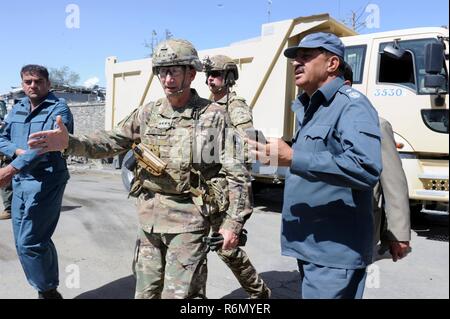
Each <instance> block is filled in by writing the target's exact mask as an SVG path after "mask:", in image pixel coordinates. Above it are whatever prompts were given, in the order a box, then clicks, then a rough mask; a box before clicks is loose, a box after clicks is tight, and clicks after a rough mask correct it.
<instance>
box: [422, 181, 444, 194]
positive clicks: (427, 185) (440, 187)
mask: <svg viewBox="0 0 450 319" xmlns="http://www.w3.org/2000/svg"><path fill="white" fill-rule="evenodd" d="M421 180H422V183H423V186H424V189H426V190H430V191H447V192H448V179H437V178H423V179H421Z"/></svg>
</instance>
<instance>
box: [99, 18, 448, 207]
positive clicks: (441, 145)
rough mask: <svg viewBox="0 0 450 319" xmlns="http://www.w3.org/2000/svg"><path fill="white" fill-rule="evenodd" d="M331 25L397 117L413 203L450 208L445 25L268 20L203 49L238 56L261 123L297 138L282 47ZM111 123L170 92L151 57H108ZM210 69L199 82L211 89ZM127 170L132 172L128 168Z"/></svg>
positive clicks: (358, 73) (258, 177)
mask: <svg viewBox="0 0 450 319" xmlns="http://www.w3.org/2000/svg"><path fill="white" fill-rule="evenodd" d="M319 31H323V32H332V33H334V34H336V35H338V36H340V37H341V38H342V40H343V42H344V44H345V45H346V53H345V60H346V61H347V62H348V63H349V64H350V65H351V66H352V68H353V70H354V87H355V88H356V89H358V90H360V91H361V92H363V93H364V94H366V95H367V96H368V97H369V99H370V100H371V101H372V103H373V105H374V106H375V107H376V108H377V110H378V112H379V115H380V116H382V117H384V118H386V119H387V120H388V121H389V122H391V124H392V126H393V129H394V133H395V139H396V142H397V146H398V150H399V153H400V156H401V158H402V162H403V168H404V170H405V173H406V176H407V180H408V187H409V196H410V199H411V202H412V204H418V205H420V208H421V210H422V211H423V212H432V213H444V214H448V166H449V160H448V159H449V157H448V156H449V150H448V148H449V146H448V134H449V130H448V114H449V108H448V67H449V65H448V46H449V43H448V42H449V31H448V29H446V28H416V29H408V30H395V31H389V32H382V33H371V34H364V35H357V34H356V32H355V31H353V30H351V29H349V28H348V27H347V26H345V25H344V24H342V23H340V22H338V21H336V20H334V19H333V18H332V17H330V16H329V15H328V14H321V15H314V16H309V17H300V18H296V19H291V20H284V21H279V22H274V23H268V24H264V25H262V32H261V36H259V37H257V38H254V39H249V40H245V41H241V42H237V43H233V44H231V45H229V46H227V47H222V48H215V49H209V50H203V51H200V52H199V55H200V56H201V57H206V56H210V55H215V54H225V55H228V56H231V57H232V58H233V59H235V61H236V62H237V64H238V66H239V72H240V76H239V81H238V84H237V86H236V91H237V92H238V94H239V95H240V96H243V97H244V98H246V99H247V102H248V104H249V105H250V106H251V107H252V110H253V117H254V125H255V127H256V128H257V129H260V130H262V131H263V133H264V135H265V136H274V137H282V138H283V139H284V140H285V141H287V142H290V140H291V139H292V136H293V134H294V132H295V129H296V127H295V117H294V116H295V115H294V114H293V113H292V112H291V110H290V107H291V103H292V101H293V100H294V99H295V97H296V96H297V95H298V94H299V93H300V92H299V91H298V89H297V88H296V87H295V85H294V81H293V77H294V76H293V74H294V70H293V67H292V65H291V64H290V63H289V61H288V60H287V59H286V58H285V57H284V56H283V51H284V50H285V49H286V48H287V47H289V46H293V45H296V44H297V43H298V42H299V41H300V40H301V38H303V37H304V36H305V35H307V34H309V33H313V32H319ZM106 75H107V96H106V111H105V113H106V119H105V127H106V129H111V128H112V127H113V126H114V125H115V124H117V123H118V121H120V120H121V119H122V118H123V117H125V116H126V115H127V114H128V113H130V112H131V110H132V109H133V108H135V107H137V106H138V105H141V104H143V103H146V102H148V101H152V100H156V99H158V98H159V97H161V96H163V94H164V93H163V90H162V88H161V86H160V84H159V82H158V79H157V77H156V76H154V74H152V66H151V59H143V60H135V61H127V62H120V63H119V62H118V61H117V58H116V57H110V58H108V59H107V61H106ZM204 81H205V78H204V75H203V74H198V75H197V78H196V79H195V81H194V83H193V87H194V88H196V89H197V91H198V92H199V94H200V95H201V96H204V97H208V96H210V92H209V90H208V88H207V86H206V85H205V83H204ZM285 172H286V168H277V167H270V166H269V167H265V166H261V165H259V164H258V163H256V164H255V165H253V172H252V175H253V177H254V179H255V181H258V182H265V183H282V181H283V179H284V175H285ZM126 176H128V178H131V177H132V175H130V174H129V173H127V175H126Z"/></svg>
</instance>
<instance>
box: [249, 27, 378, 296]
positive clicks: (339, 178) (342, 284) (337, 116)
mask: <svg viewBox="0 0 450 319" xmlns="http://www.w3.org/2000/svg"><path fill="white" fill-rule="evenodd" d="M284 55H285V56H286V57H288V58H290V59H292V60H293V66H294V70H295V84H296V86H297V87H299V88H300V89H302V90H303V91H304V93H303V94H301V95H300V96H299V97H298V99H296V101H295V102H294V104H293V106H292V109H293V111H294V112H295V114H296V117H297V121H298V123H297V125H298V131H297V132H296V134H295V136H294V139H293V145H292V148H291V147H289V146H288V145H287V144H286V143H285V142H284V141H282V140H280V139H269V143H268V144H267V145H266V146H265V147H263V149H262V150H261V151H259V152H258V153H257V154H256V155H257V156H258V158H263V156H264V155H267V154H268V155H270V156H272V157H276V158H277V160H278V165H279V166H289V167H290V171H289V172H288V174H287V176H286V185H285V192H284V203H283V213H282V233H281V246H282V254H283V255H286V256H291V257H294V258H296V259H297V261H298V267H299V271H300V275H301V281H302V283H301V296H302V297H303V298H362V295H363V291H364V286H365V279H366V267H367V266H368V265H369V264H370V263H371V262H372V238H373V220H372V189H373V187H374V186H375V184H376V183H377V181H378V179H379V175H380V172H381V149H380V129H379V124H378V115H377V112H376V111H375V109H374V108H373V107H372V105H371V104H370V102H369V101H368V99H367V98H366V97H365V96H364V95H363V94H361V93H359V92H358V91H356V90H354V89H352V88H351V87H350V86H348V85H345V84H344V79H343V78H342V74H343V71H344V69H343V66H344V64H343V62H344V61H343V57H344V45H343V44H342V42H341V41H340V39H339V38H338V37H336V36H335V35H332V34H328V33H314V34H310V35H308V36H306V37H304V38H303V39H302V41H301V42H300V43H299V45H298V46H296V47H291V48H288V49H286V50H285V52H284ZM251 144H254V143H251ZM259 146H260V147H262V145H259ZM264 153H265V154H264ZM266 158H267V157H266ZM272 165H273V163H272Z"/></svg>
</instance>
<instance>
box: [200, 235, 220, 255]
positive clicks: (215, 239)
mask: <svg viewBox="0 0 450 319" xmlns="http://www.w3.org/2000/svg"><path fill="white" fill-rule="evenodd" d="M203 242H204V243H206V244H207V245H208V248H209V249H210V250H212V251H218V250H219V249H220V248H222V245H223V236H222V234H221V233H218V232H214V233H212V234H211V236H210V237H203Z"/></svg>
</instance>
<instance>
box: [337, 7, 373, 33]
mask: <svg viewBox="0 0 450 319" xmlns="http://www.w3.org/2000/svg"><path fill="white" fill-rule="evenodd" d="M368 4H369V3H367V4H366V5H365V6H364V7H362V8H359V9H358V10H350V15H349V17H348V18H346V19H343V20H342V22H343V23H344V24H346V25H348V26H349V27H350V28H352V29H353V30H355V31H361V30H362V29H364V28H366V8H367V6H368Z"/></svg>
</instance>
